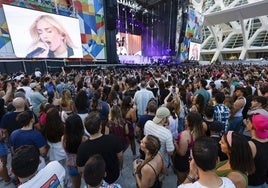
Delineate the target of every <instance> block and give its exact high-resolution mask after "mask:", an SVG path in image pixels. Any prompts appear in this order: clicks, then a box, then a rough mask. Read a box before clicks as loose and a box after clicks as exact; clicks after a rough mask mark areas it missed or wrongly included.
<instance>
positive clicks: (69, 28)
mask: <svg viewBox="0 0 268 188" xmlns="http://www.w3.org/2000/svg"><path fill="white" fill-rule="evenodd" d="M3 8H4V14H5V17H6V20H7V25H8V29H9V33H10V37H11V42H12V45H13V49H14V52H15V55H16V57H18V58H82V57H83V52H82V44H81V35H80V27H79V20H78V19H76V18H72V17H66V16H60V15H56V14H50V13H45V12H40V11H35V10H30V9H26V8H20V7H16V6H10V5H3Z"/></svg>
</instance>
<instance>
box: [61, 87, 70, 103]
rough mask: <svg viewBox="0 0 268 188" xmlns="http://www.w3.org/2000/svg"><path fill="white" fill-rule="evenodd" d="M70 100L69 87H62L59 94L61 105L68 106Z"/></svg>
mask: <svg viewBox="0 0 268 188" xmlns="http://www.w3.org/2000/svg"><path fill="white" fill-rule="evenodd" d="M71 102H72V94H71V92H70V90H69V89H64V90H63V91H62V96H61V106H62V107H68V106H70V103H71Z"/></svg>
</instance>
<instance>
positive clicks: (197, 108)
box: [190, 94, 205, 115]
mask: <svg viewBox="0 0 268 188" xmlns="http://www.w3.org/2000/svg"><path fill="white" fill-rule="evenodd" d="M204 108H205V99H204V97H203V96H202V95H200V94H197V95H195V96H194V97H193V101H192V107H191V108H190V111H191V112H198V113H200V114H201V115H203V114H204V110H205V109H204Z"/></svg>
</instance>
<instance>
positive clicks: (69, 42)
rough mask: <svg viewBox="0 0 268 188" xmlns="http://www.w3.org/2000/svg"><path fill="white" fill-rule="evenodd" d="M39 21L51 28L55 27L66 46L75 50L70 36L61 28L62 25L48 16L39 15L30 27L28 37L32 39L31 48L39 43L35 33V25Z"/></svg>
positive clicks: (38, 37)
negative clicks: (44, 22) (49, 25)
mask: <svg viewBox="0 0 268 188" xmlns="http://www.w3.org/2000/svg"><path fill="white" fill-rule="evenodd" d="M40 20H44V21H46V22H47V23H49V24H51V25H52V26H53V27H55V28H56V29H57V31H58V32H59V33H60V34H61V35H62V36H63V37H64V38H65V41H64V42H65V43H66V44H67V45H68V46H70V47H72V48H75V45H74V43H73V41H72V39H71V37H70V35H69V34H68V32H67V31H66V29H65V28H64V27H63V25H62V24H61V23H60V22H59V21H58V20H57V19H56V18H54V17H52V16H50V15H41V16H39V17H37V18H36V20H35V21H34V23H33V24H32V25H31V27H30V35H31V37H32V39H33V42H32V44H31V45H32V46H34V45H36V44H37V43H38V42H39V41H40V36H39V34H38V32H37V24H38V22H39V21H40Z"/></svg>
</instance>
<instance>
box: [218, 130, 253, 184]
mask: <svg viewBox="0 0 268 188" xmlns="http://www.w3.org/2000/svg"><path fill="white" fill-rule="evenodd" d="M219 143H220V145H221V151H222V152H223V153H225V154H226V155H227V157H228V159H227V160H225V161H221V162H219V163H218V164H217V165H216V173H217V174H218V175H219V176H221V177H227V178H229V179H230V180H232V182H233V183H234V184H235V186H236V187H237V188H245V187H247V184H248V177H247V176H248V175H249V174H252V173H253V172H254V171H255V165H254V160H253V156H252V152H251V149H250V146H249V144H248V141H247V140H246V138H245V137H244V136H243V135H241V134H239V133H237V132H234V131H228V132H227V133H225V134H224V135H223V136H222V138H221V140H220V142H219Z"/></svg>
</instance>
